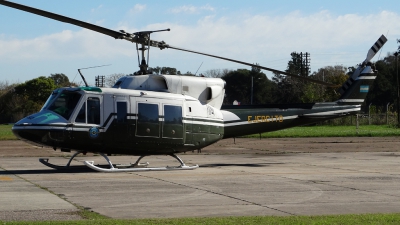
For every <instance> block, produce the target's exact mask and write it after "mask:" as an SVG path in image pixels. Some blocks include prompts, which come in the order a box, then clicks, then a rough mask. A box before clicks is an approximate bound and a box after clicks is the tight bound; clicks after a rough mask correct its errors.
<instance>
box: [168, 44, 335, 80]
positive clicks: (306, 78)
mask: <svg viewBox="0 0 400 225" xmlns="http://www.w3.org/2000/svg"><path fill="white" fill-rule="evenodd" d="M166 48H171V49H175V50H180V51H185V52H191V53H196V54H199V55H205V56H209V57H214V58H217V59H223V60H227V61H231V62H235V63H239V64H243V65H247V66H252V67H256V68H260V69H263V70H268V71H271V72H274V73H278V74H283V75H286V76H290V77H295V78H298V79H301V80H306V81H309V82H313V83H317V84H322V85H325V86H328V87H338V85H336V84H331V83H327V82H324V81H320V80H314V79H312V78H309V77H303V76H299V75H295V74H291V73H287V72H285V71H280V70H275V69H271V68H268V67H264V66H260V65H256V64H252V63H247V62H242V61H239V60H235V59H229V58H225V57H221V56H216V55H211V54H207V53H202V52H197V51H193V50H188V49H183V48H178V47H173V46H171V45H167V46H166Z"/></svg>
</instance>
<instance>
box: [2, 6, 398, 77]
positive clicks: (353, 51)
mask: <svg viewBox="0 0 400 225" xmlns="http://www.w3.org/2000/svg"><path fill="white" fill-rule="evenodd" d="M14 2H17V3H20V4H25V5H29V6H31V7H35V8H40V9H43V10H47V11H51V12H54V13H57V14H61V15H64V16H68V17H72V18H75V19H78V20H82V21H85V22H89V23H94V24H96V25H99V26H103V27H106V28H109V29H114V30H120V29H123V30H125V31H128V32H136V31H141V30H157V29H165V28H171V31H170V32H161V33H156V34H153V35H152V39H154V40H159V41H161V40H164V41H165V42H166V43H168V44H170V45H173V46H177V47H181V48H186V49H192V50H197V51H202V52H206V53H210V54H215V55H220V56H223V57H227V58H233V59H237V60H242V61H246V62H250V63H258V64H260V65H263V66H266V67H271V68H274V69H278V70H285V69H286V66H287V62H288V61H289V60H290V53H291V52H294V51H296V52H309V53H310V54H311V70H312V71H316V70H318V69H319V68H321V67H324V66H333V65H344V66H346V67H347V66H354V65H356V64H357V63H360V62H362V61H363V60H364V59H365V57H366V54H367V51H368V50H369V48H370V47H371V46H372V44H374V42H375V41H376V40H377V39H378V37H379V36H380V35H381V34H384V35H386V36H387V38H388V42H387V43H386V45H385V46H384V48H383V49H382V53H380V54H377V55H376V56H375V58H374V59H373V60H377V59H378V57H379V55H380V57H381V58H382V57H383V56H385V55H386V54H388V53H389V52H394V51H395V50H396V49H397V46H398V44H397V43H396V39H398V38H399V39H400V23H399V21H400V7H399V3H397V1H394V0H390V1H389V0H381V1H376V0H375V1H368V0H367V1H365V0H364V1H342V0H337V1H316V0H315V1H312V0H302V1H293V0H292V1H290V0H287V1H256V0H247V1H218V0H214V1H203V0H198V1H180V0H176V1H149V0H148V1H126V0H119V1H115V0H96V1H94V0H85V1H78V0H68V1H67V0H58V1H50V0H35V1H29V0H14ZM0 18H1V20H0V21H1V22H0V82H1V81H8V82H11V83H14V82H24V81H26V80H30V79H33V78H36V77H38V76H49V75H50V74H53V73H64V74H66V75H67V76H68V77H69V78H70V80H73V79H74V77H75V76H76V75H77V69H79V68H84V67H90V66H97V65H105V64H107V65H108V64H111V65H110V66H107V67H102V68H97V69H91V70H85V71H83V72H84V75H85V76H86V79H87V80H88V81H89V83H92V84H93V83H94V77H95V76H96V75H110V74H113V73H124V74H129V73H132V72H134V71H136V70H138V67H137V64H138V63H137V56H136V50H135V45H134V44H132V43H129V42H127V41H123V40H114V39H113V38H111V37H108V36H105V35H102V34H99V33H96V32H93V31H89V30H85V29H83V28H80V27H77V26H74V25H69V24H65V23H61V22H58V21H53V20H51V19H48V18H44V17H40V16H37V15H33V14H29V13H26V12H22V11H19V10H16V9H12V8H8V7H6V6H2V5H0ZM201 64H202V66H201V68H200V69H199V72H198V73H204V72H206V71H207V70H211V69H237V68H247V67H246V66H242V65H238V64H235V63H232V62H225V61H222V60H219V59H213V58H208V57H205V56H200V55H194V54H191V53H185V52H179V51H176V50H172V49H166V50H162V51H160V50H158V49H155V48H152V49H151V50H150V66H153V67H154V66H169V67H175V68H177V69H178V70H180V71H181V72H183V73H184V72H187V71H191V72H193V73H194V72H196V70H197V69H198V67H199V66H200V65H201ZM265 73H266V74H268V75H269V74H270V73H269V72H265ZM75 81H77V82H79V81H80V78H79V77H76V78H75Z"/></svg>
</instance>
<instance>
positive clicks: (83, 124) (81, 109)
mask: <svg viewBox="0 0 400 225" xmlns="http://www.w3.org/2000/svg"><path fill="white" fill-rule="evenodd" d="M102 104H103V96H102V95H93V94H86V95H85V96H84V100H83V101H81V102H80V104H79V105H78V107H77V110H78V111H77V113H76V114H75V115H76V116H75V119H74V123H73V126H72V131H73V132H71V135H72V136H73V138H74V140H75V141H76V142H82V143H77V144H78V145H84V144H87V140H91V143H93V144H96V143H97V144H99V145H101V144H102V139H103V135H102V134H101V133H102V128H101V124H102V122H103V113H102Z"/></svg>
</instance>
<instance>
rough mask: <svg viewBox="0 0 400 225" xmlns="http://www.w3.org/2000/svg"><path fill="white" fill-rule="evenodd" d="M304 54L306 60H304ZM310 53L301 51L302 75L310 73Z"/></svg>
mask: <svg viewBox="0 0 400 225" xmlns="http://www.w3.org/2000/svg"><path fill="white" fill-rule="evenodd" d="M303 56H304V60H303ZM310 60H311V58H310V53H308V52H306V53H304V54H303V52H300V75H301V76H305V77H306V76H308V74H310Z"/></svg>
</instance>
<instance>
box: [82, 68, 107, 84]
mask: <svg viewBox="0 0 400 225" xmlns="http://www.w3.org/2000/svg"><path fill="white" fill-rule="evenodd" d="M103 66H111V64H108V65H101V66H91V67H86V68H80V69H78V72H79V74H80V75H81V77H82V80H83V82H85V86H86V87H89V85H88V83H87V82H86V79H85V77H84V76H83V74H82V73H81V70H86V69H92V68H97V67H103Z"/></svg>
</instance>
